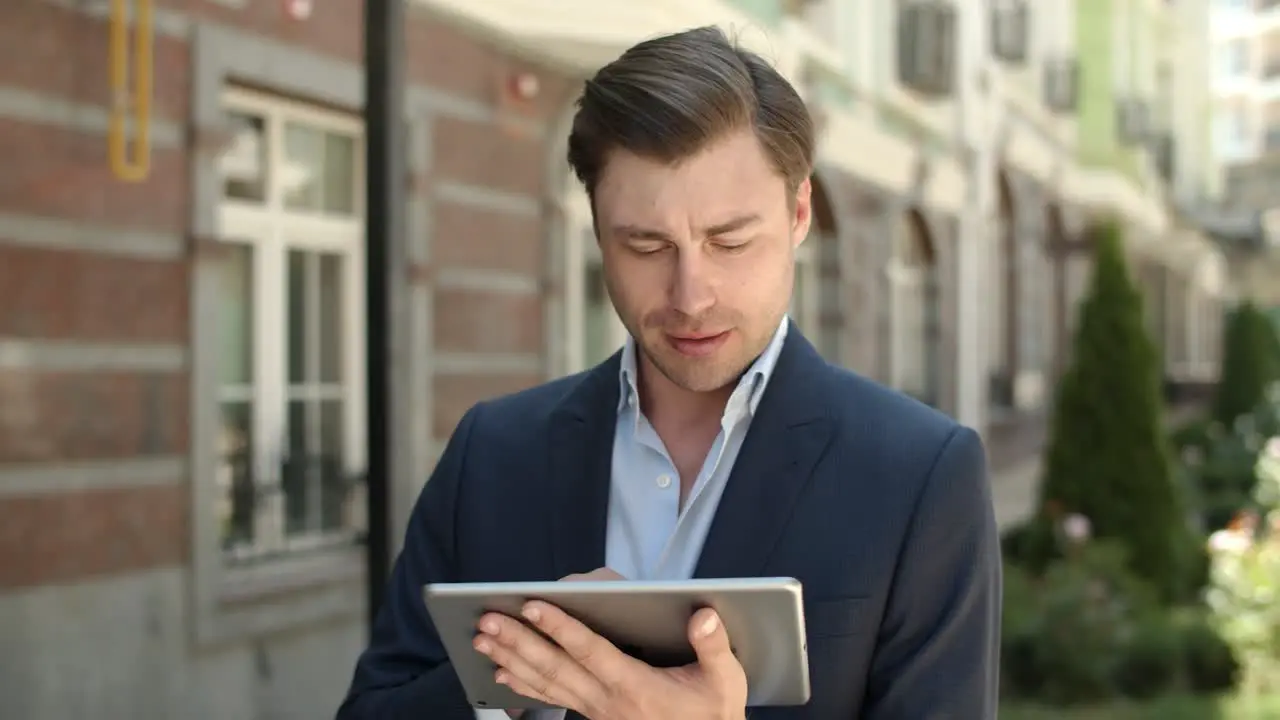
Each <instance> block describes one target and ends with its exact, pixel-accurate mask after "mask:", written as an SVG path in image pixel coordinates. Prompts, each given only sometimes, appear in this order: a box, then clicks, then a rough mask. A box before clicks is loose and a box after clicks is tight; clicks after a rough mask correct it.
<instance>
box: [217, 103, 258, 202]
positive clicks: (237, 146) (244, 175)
mask: <svg viewBox="0 0 1280 720" xmlns="http://www.w3.org/2000/svg"><path fill="white" fill-rule="evenodd" d="M229 115H230V120H231V132H232V133H233V135H232V140H231V145H230V147H228V148H227V149H226V150H225V151H224V152H223V153H222V156H221V157H220V158H218V169H219V170H220V171H221V173H222V192H223V194H224V195H225V196H226V197H227V198H229V199H232V200H245V201H249V202H259V203H260V202H264V201H266V199H267V132H266V121H265V120H264V119H263V118H261V117H257V116H254V115H247V114H244V113H237V112H232V113H229Z"/></svg>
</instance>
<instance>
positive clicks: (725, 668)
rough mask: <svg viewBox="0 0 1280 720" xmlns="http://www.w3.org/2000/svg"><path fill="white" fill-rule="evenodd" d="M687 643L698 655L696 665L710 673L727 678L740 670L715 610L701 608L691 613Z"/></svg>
mask: <svg viewBox="0 0 1280 720" xmlns="http://www.w3.org/2000/svg"><path fill="white" fill-rule="evenodd" d="M689 643H690V644H691V645H693V651H694V652H695V653H697V655H698V665H699V666H700V667H701V668H702V669H703V670H704V671H706V672H708V673H710V674H711V675H713V676H716V677H718V678H720V679H721V680H728V679H730V678H732V677H733V675H734V673H739V674H740V673H741V672H742V668H741V666H740V665H739V664H738V659H737V658H736V657H734V656H733V648H732V647H731V646H730V645H729V633H728V631H726V630H725V629H724V622H722V621H721V620H720V616H719V615H718V614H717V613H716V611H715V610H712V609H711V608H703V609H701V610H699V611H698V612H696V613H694V614H693V617H692V618H691V619H690V620H689Z"/></svg>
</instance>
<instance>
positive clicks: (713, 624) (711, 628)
mask: <svg viewBox="0 0 1280 720" xmlns="http://www.w3.org/2000/svg"><path fill="white" fill-rule="evenodd" d="M718 627H720V616H719V615H716V614H715V613H711V614H710V615H708V616H707V619H706V620H703V621H702V627H700V628H698V637H706V636H708V635H710V634H711V633H713V632H715V631H716V628H718Z"/></svg>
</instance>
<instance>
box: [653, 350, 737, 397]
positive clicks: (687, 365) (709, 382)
mask: <svg viewBox="0 0 1280 720" xmlns="http://www.w3.org/2000/svg"><path fill="white" fill-rule="evenodd" d="M654 365H656V366H657V368H658V370H659V371H660V372H661V373H662V374H663V375H664V376H666V378H667V379H668V380H670V381H671V382H672V384H674V385H675V386H676V387H679V388H681V389H684V390H688V391H690V392H714V391H716V390H720V389H722V388H724V387H725V386H726V385H729V384H731V383H733V382H734V381H736V380H737V379H738V376H740V375H741V374H742V373H741V371H738V372H734V371H733V370H732V368H730V367H727V365H728V363H725V362H724V361H720V360H718V359H717V358H699V359H696V360H695V359H690V358H686V357H676V358H672V357H664V358H661V360H660V361H658V362H655V363H654Z"/></svg>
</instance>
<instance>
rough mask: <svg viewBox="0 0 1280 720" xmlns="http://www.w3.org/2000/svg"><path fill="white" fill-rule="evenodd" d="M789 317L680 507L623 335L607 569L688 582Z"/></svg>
mask: <svg viewBox="0 0 1280 720" xmlns="http://www.w3.org/2000/svg"><path fill="white" fill-rule="evenodd" d="M787 326H788V321H787V318H783V319H782V323H781V324H780V325H779V326H778V329H777V331H775V332H774V334H773V339H772V340H770V341H769V345H768V346H767V347H766V348H765V350H764V352H763V353H761V354H760V357H758V358H756V361H755V362H754V363H752V365H751V367H750V368H748V369H747V372H746V373H745V374H743V376H742V378H741V379H740V380H739V381H738V386H737V387H736V388H734V390H733V394H732V395H730V396H729V402H728V403H726V404H725V408H724V414H723V415H722V416H721V417H720V433H719V434H718V435H716V439H715V442H714V443H712V445H711V450H710V452H708V453H707V458H706V460H704V461H703V463H702V469H701V470H700V471H699V472H698V477H697V479H696V480H695V481H694V484H693V487H692V488H691V489H690V491H689V497H688V499H687V501H686V502H685V506H684V507H683V508H681V507H680V473H679V472H678V471H677V470H676V466H675V463H674V462H672V460H671V456H670V454H668V453H667V449H666V447H665V446H664V445H663V443H662V439H661V438H659V437H658V433H657V432H656V431H655V430H654V429H653V426H652V425H650V424H649V420H648V419H647V418H646V417H645V416H644V413H643V412H641V411H640V394H639V391H638V390H637V388H636V363H637V357H636V352H637V351H636V343H635V340H633V339H632V338H629V337H628V338H627V344H626V346H624V347H623V349H622V367H621V370H620V371H619V373H618V374H619V377H618V382H619V383H621V385H622V390H621V393H620V396H619V401H618V421H617V425H616V427H615V429H614V434H613V466H612V469H611V472H612V476H611V477H610V482H609V516H608V524H607V528H608V529H607V531H606V536H605V565H606V566H607V567H609V568H610V569H611V570H613V571H615V572H617V573H618V574H619V575H621V576H623V577H625V578H627V579H629V580H686V579H688V578H690V577H692V576H693V571H694V567H695V566H696V565H697V564H698V557H699V556H700V555H701V554H702V544H703V542H704V541H705V540H706V539H707V532H708V531H709V530H710V529H711V521H712V520H713V519H714V518H715V515H716V508H717V507H718V506H719V505H720V496H721V495H723V494H724V488H725V485H726V483H727V482H728V480H729V473H730V471H732V470H733V463H734V461H735V460H737V458H738V452H739V451H740V450H741V449H742V442H743V440H744V439H746V437H747V430H748V428H750V426H751V419H752V418H753V417H754V416H755V413H756V409H757V408H758V407H760V399H761V398H762V397H764V390H765V387H766V386H767V385H768V384H769V378H770V377H772V375H773V368H774V366H776V365H777V364H778V356H779V355H781V354H782V344H783V342H784V341H785V340H786V337H787ZM476 717H477V719H478V720H504V719H505V718H506V717H507V715H506V713H505V712H504V711H502V710H477V711H476ZM524 717H525V718H527V719H528V720H562V718H564V711H563V710H541V711H536V712H531V713H528V714H526V715H525V716H524Z"/></svg>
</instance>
